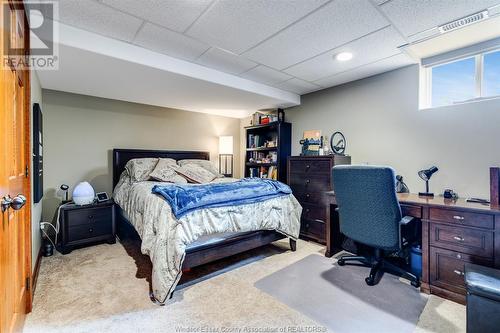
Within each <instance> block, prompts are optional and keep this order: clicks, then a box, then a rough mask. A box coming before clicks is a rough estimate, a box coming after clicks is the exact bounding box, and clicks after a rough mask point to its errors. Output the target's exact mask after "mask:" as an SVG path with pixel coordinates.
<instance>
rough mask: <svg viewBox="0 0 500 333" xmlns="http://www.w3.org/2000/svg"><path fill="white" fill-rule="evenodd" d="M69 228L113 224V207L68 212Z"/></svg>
mask: <svg viewBox="0 0 500 333" xmlns="http://www.w3.org/2000/svg"><path fill="white" fill-rule="evenodd" d="M67 214H68V217H67V219H66V221H67V224H68V227H69V228H73V227H77V226H81V225H85V224H93V223H105V224H111V219H112V216H113V208H112V207H99V208H92V209H77V210H71V211H68V212H67Z"/></svg>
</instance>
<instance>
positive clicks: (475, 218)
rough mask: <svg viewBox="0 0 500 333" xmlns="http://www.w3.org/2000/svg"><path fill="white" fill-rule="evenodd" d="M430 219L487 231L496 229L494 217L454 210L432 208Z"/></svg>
mask: <svg viewBox="0 0 500 333" xmlns="http://www.w3.org/2000/svg"><path fill="white" fill-rule="evenodd" d="M429 219H431V220H434V221H442V222H447V223H453V224H458V225H467V226H471V227H478V228H486V229H493V228H494V227H495V222H493V215H489V214H481V213H472V212H464V211H460V210H453V209H441V208H431V209H430V211H429Z"/></svg>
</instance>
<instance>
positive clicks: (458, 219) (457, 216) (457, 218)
mask: <svg viewBox="0 0 500 333" xmlns="http://www.w3.org/2000/svg"><path fill="white" fill-rule="evenodd" d="M453 219H454V220H457V221H463V220H465V217H463V216H460V215H453Z"/></svg>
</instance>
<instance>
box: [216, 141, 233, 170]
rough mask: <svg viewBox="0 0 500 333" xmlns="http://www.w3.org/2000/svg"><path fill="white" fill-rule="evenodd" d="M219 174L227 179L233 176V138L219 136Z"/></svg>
mask: <svg viewBox="0 0 500 333" xmlns="http://www.w3.org/2000/svg"><path fill="white" fill-rule="evenodd" d="M219 173H221V174H223V175H224V176H226V177H232V176H233V137H232V136H231V135H224V136H219Z"/></svg>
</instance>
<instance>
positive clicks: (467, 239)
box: [429, 223, 493, 257]
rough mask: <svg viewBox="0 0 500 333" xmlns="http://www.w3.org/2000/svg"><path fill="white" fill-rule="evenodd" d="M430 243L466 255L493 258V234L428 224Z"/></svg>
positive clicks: (484, 231)
mask: <svg viewBox="0 0 500 333" xmlns="http://www.w3.org/2000/svg"><path fill="white" fill-rule="evenodd" d="M429 236H430V243H431V245H434V246H439V247H441V248H445V249H450V250H454V251H460V252H463V253H467V254H472V255H477V256H482V257H493V232H491V231H486V230H478V229H472V228H466V227H452V226H449V225H446V224H439V223H431V224H430V235H429Z"/></svg>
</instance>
